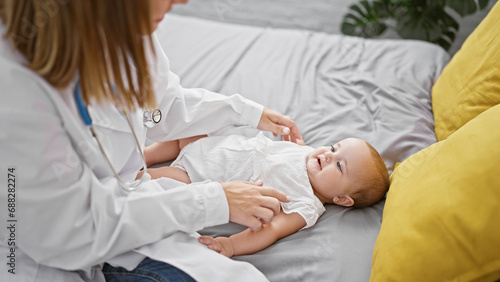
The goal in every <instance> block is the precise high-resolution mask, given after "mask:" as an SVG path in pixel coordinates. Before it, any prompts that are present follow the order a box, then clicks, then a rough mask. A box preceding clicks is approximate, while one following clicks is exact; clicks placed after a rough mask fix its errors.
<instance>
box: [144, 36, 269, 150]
mask: <svg viewBox="0 0 500 282" xmlns="http://www.w3.org/2000/svg"><path fill="white" fill-rule="evenodd" d="M153 41H154V48H155V50H156V51H155V53H156V59H155V64H154V65H155V67H153V69H154V72H155V73H156V75H155V76H154V77H155V81H154V87H155V91H156V97H157V102H158V108H159V109H160V110H161V111H162V114H163V117H162V120H161V121H160V123H159V124H157V125H155V126H154V127H153V128H151V129H149V130H148V137H149V138H150V139H151V140H153V141H166V140H173V139H179V138H184V137H190V136H195V135H201V134H207V133H212V132H215V131H217V130H219V129H221V128H224V127H226V126H244V125H246V126H251V127H254V128H256V127H257V126H258V124H259V121H260V118H261V116H262V112H263V109H264V107H263V106H262V105H260V104H257V103H255V102H253V101H251V100H249V99H246V98H244V97H243V96H241V95H239V94H234V95H231V96H225V95H222V94H219V93H214V92H211V91H208V90H205V89H199V88H190V89H188V88H183V87H182V86H181V85H180V79H179V77H178V76H177V75H175V74H174V73H173V72H172V71H170V65H169V60H168V58H167V56H166V55H165V53H164V52H163V50H162V48H161V46H160V44H159V43H158V41H157V39H156V37H155V36H154V37H153Z"/></svg>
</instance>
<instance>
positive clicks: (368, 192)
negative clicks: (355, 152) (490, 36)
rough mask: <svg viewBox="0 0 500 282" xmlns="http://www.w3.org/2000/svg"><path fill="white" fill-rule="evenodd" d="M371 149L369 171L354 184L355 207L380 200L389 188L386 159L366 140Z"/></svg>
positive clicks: (352, 196) (361, 206)
mask: <svg viewBox="0 0 500 282" xmlns="http://www.w3.org/2000/svg"><path fill="white" fill-rule="evenodd" d="M365 144H366V146H367V147H368V150H369V151H370V155H371V159H372V163H371V164H370V166H369V167H370V168H369V169H368V171H365V172H364V173H363V174H362V176H361V177H360V178H359V179H358V180H357V181H356V183H355V184H354V185H355V186H356V187H355V189H354V190H355V192H354V193H353V194H352V195H350V196H351V198H352V199H353V200H354V205H353V207H356V208H364V207H368V206H371V205H373V204H375V203H377V202H378V201H380V200H381V199H382V198H383V197H384V196H385V194H386V193H387V190H388V189H389V173H388V171H387V167H386V166H385V163H384V160H383V159H382V157H381V156H380V154H379V153H378V152H377V150H375V148H373V146H372V145H370V143H368V142H366V141H365Z"/></svg>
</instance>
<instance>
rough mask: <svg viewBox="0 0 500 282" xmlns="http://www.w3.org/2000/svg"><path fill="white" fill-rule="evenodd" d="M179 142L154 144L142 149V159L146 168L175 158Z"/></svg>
mask: <svg viewBox="0 0 500 282" xmlns="http://www.w3.org/2000/svg"><path fill="white" fill-rule="evenodd" d="M180 151H181V149H180V147H179V140H172V141H166V142H156V143H153V144H152V145H150V146H147V147H146V148H144V157H145V158H146V164H147V165H148V167H149V166H150V165H153V164H157V163H162V162H166V161H170V160H173V159H175V158H177V156H178V155H179V152H180Z"/></svg>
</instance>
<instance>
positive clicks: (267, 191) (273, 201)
mask: <svg viewBox="0 0 500 282" xmlns="http://www.w3.org/2000/svg"><path fill="white" fill-rule="evenodd" d="M221 185H222V188H223V189H224V193H225V194H226V198H227V203H228V205H229V221H232V222H235V223H238V224H241V225H245V226H247V227H248V228H250V229H251V230H253V231H258V230H260V229H261V227H262V224H267V223H269V222H271V220H272V219H273V217H274V216H276V215H277V214H278V213H279V212H280V208H281V206H280V202H286V203H287V202H289V201H290V199H289V197H288V196H287V195H286V194H284V193H282V192H279V191H278V190H276V189H273V188H269V187H261V186H262V183H250V182H243V181H232V182H224V183H221Z"/></svg>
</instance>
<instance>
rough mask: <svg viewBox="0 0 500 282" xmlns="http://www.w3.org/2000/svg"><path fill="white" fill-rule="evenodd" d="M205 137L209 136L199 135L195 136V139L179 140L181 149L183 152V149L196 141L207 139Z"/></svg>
mask: <svg viewBox="0 0 500 282" xmlns="http://www.w3.org/2000/svg"><path fill="white" fill-rule="evenodd" d="M205 137H207V135H197V136H193V137H188V138H184V139H179V148H180V149H181V150H182V149H184V147H186V145H187V144H189V143H193V142H194V141H196V140H198V139H201V138H205Z"/></svg>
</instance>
